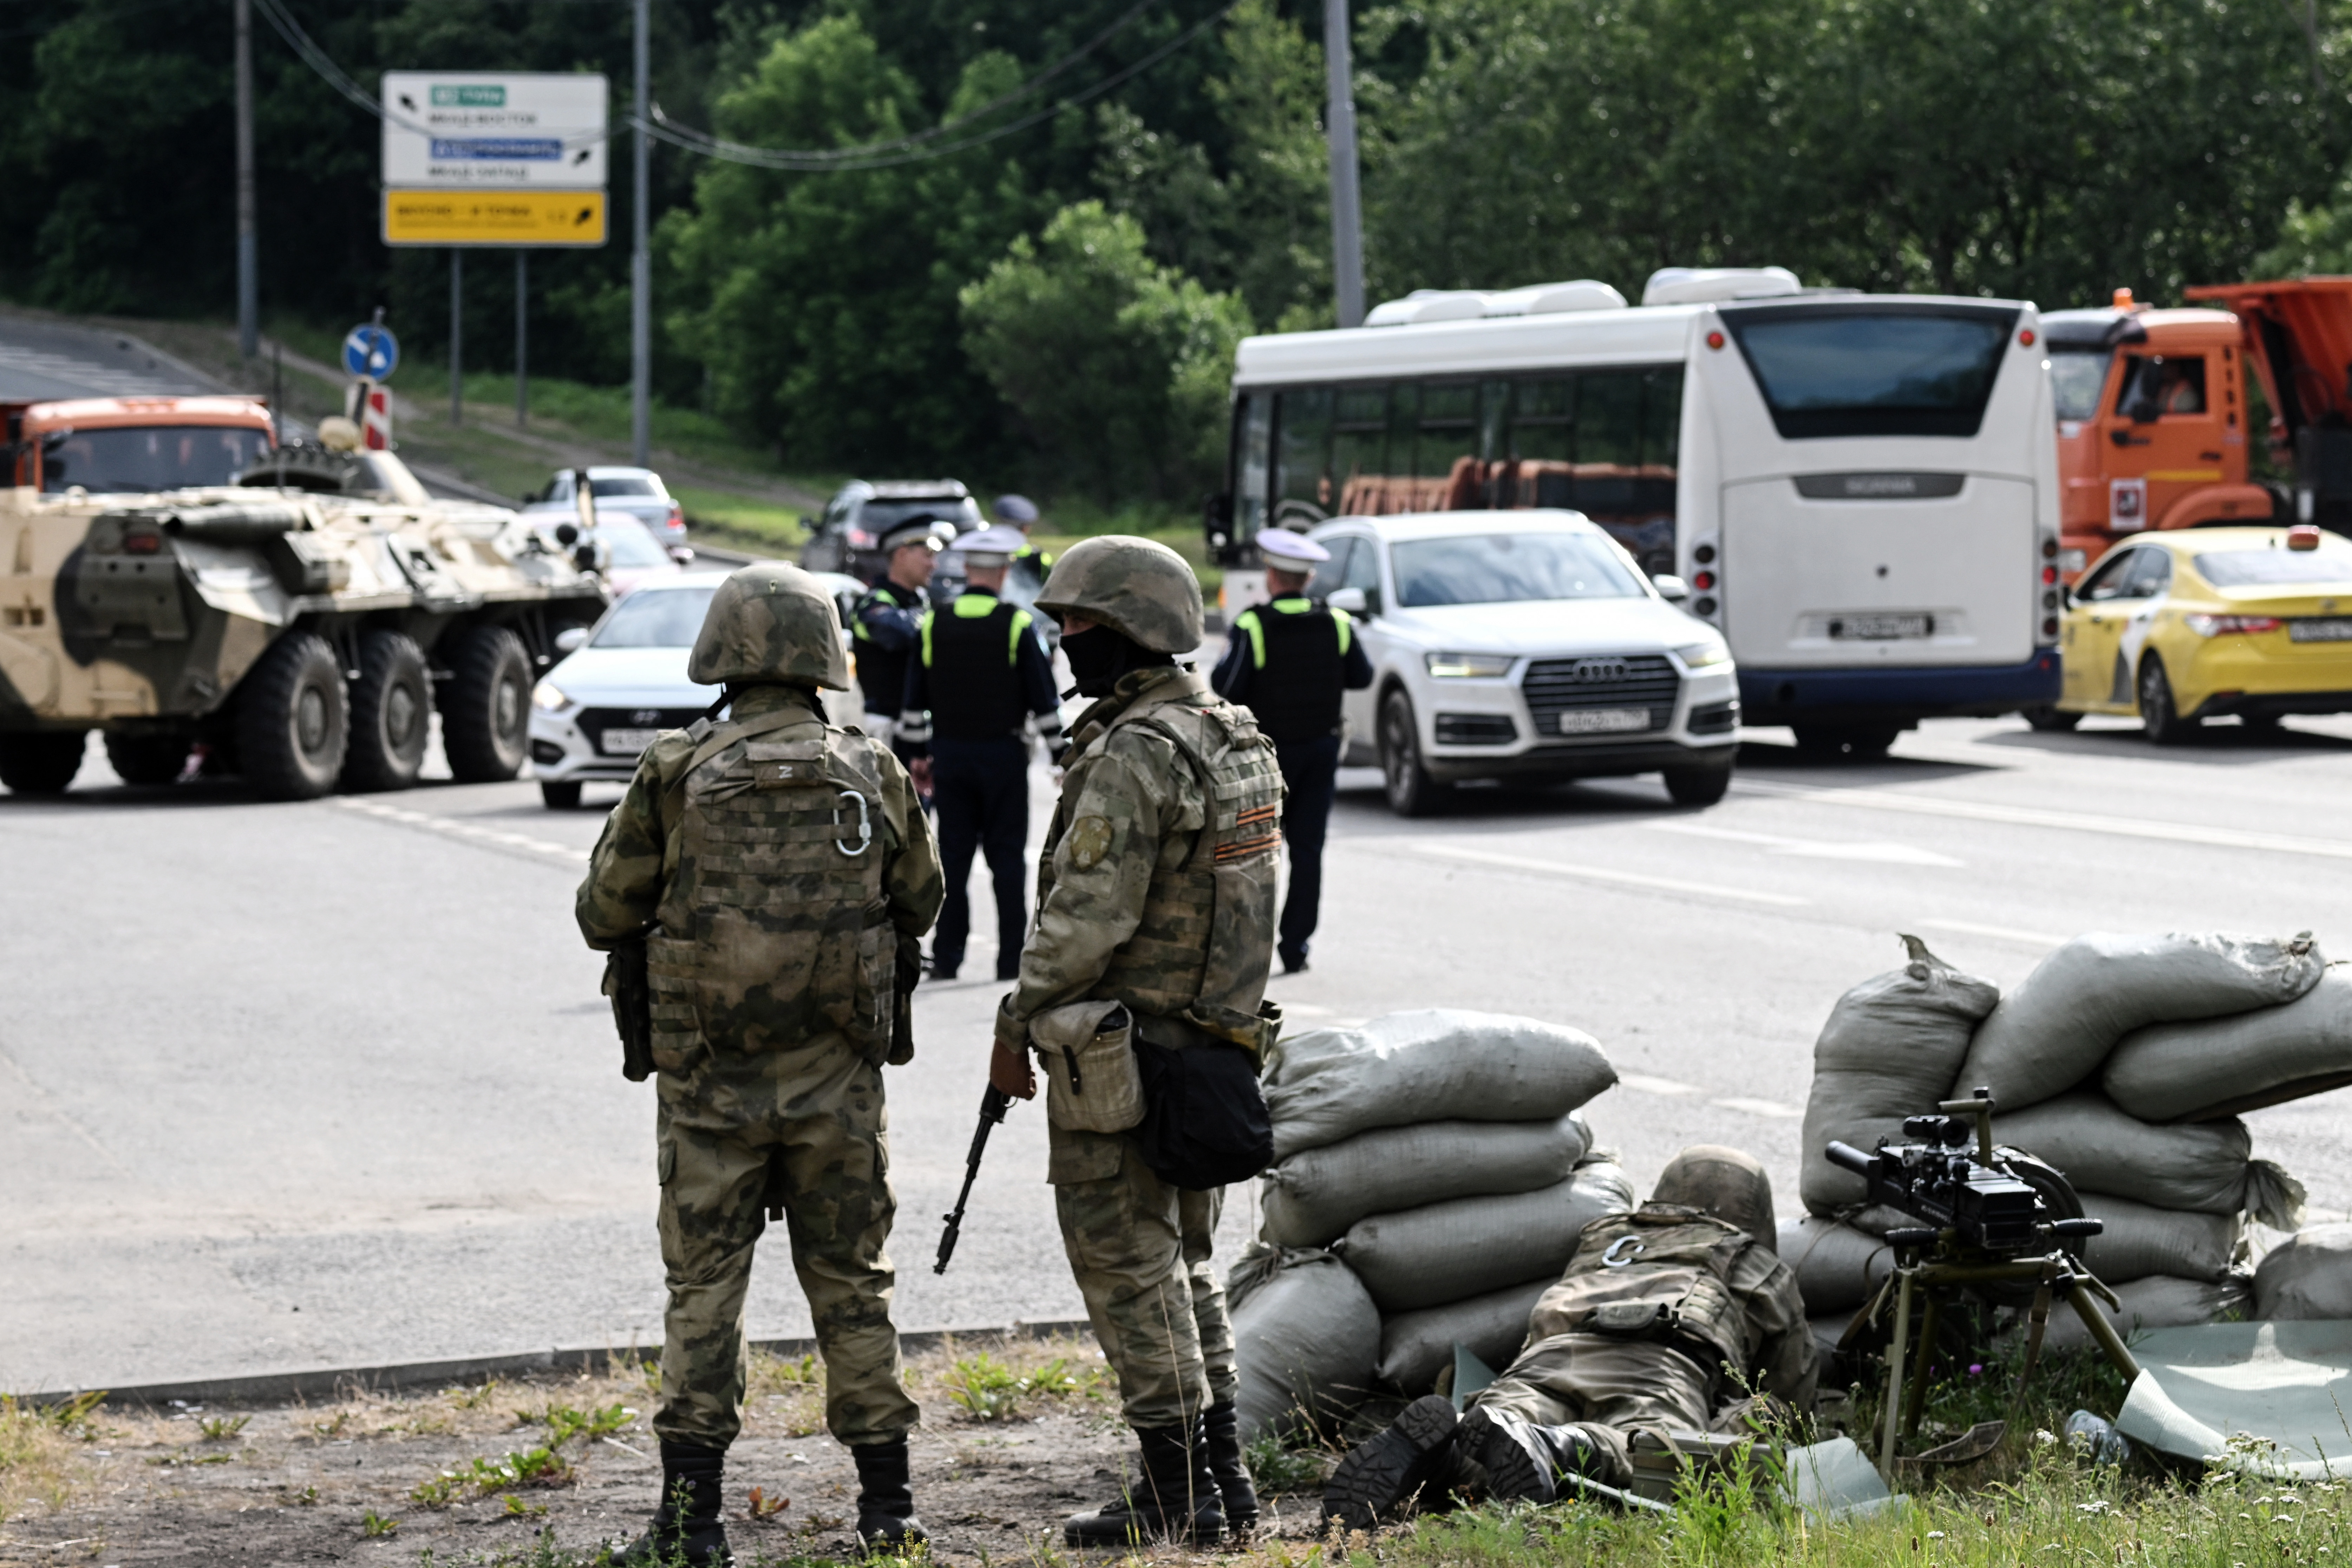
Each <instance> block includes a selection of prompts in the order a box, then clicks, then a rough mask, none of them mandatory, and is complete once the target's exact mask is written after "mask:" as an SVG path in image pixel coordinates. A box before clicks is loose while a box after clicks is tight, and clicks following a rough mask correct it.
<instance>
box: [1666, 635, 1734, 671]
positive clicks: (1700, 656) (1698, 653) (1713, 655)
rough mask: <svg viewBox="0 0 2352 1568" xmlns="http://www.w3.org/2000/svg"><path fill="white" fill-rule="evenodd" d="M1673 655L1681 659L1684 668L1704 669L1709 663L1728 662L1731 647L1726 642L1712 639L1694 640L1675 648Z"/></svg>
mask: <svg viewBox="0 0 2352 1568" xmlns="http://www.w3.org/2000/svg"><path fill="white" fill-rule="evenodd" d="M1675 658H1679V659H1681V660H1682V661H1683V668H1685V669H1705V668H1706V667H1707V666H1708V665H1711V664H1729V663H1730V662H1731V648H1730V647H1729V645H1727V644H1725V643H1721V642H1717V641H1712V640H1710V641H1707V642H1695V643H1692V644H1690V645H1688V646H1687V647H1678V648H1676V649H1675Z"/></svg>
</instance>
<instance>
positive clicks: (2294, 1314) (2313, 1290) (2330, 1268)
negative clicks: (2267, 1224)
mask: <svg viewBox="0 0 2352 1568" xmlns="http://www.w3.org/2000/svg"><path fill="white" fill-rule="evenodd" d="M2252 1315H2253V1316H2254V1317H2256V1318H2289V1319H2312V1320H2338V1319H2345V1318H2352V1225H2345V1224H2342V1223H2338V1224H2335V1225H2315V1226H2305V1227H2304V1228H2303V1229H2302V1230H2299V1231H2297V1232H2295V1233H2294V1235H2293V1236H2291V1237H2287V1239H2286V1240H2285V1241H2284V1242H2281V1243H2280V1244H2279V1245H2278V1246H2276V1247H2273V1248H2271V1250H2270V1252H2269V1253H2268V1254H2267V1255H2266V1256H2264V1258H2263V1260H2262V1263H2261V1265H2260V1266H2259V1267H2257V1268H2255V1269H2254V1305H2253V1314H2252Z"/></svg>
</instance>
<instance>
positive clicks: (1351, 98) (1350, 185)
mask: <svg viewBox="0 0 2352 1568" xmlns="http://www.w3.org/2000/svg"><path fill="white" fill-rule="evenodd" d="M638 3H639V4H640V5H642V4H644V0H638ZM1323 70H1324V75H1325V77H1326V79H1327V80H1328V86H1329V89H1330V103H1329V106H1328V109H1327V110H1325V112H1324V116H1323V121H1324V128H1325V133H1326V134H1327V135H1328V136H1329V138H1330V141H1331V292H1332V296H1333V300H1334V303H1336V304H1337V305H1338V307H1339V324H1340V325H1341V326H1343V327H1360V326H1362V325H1363V324H1364V209H1363V201H1362V198H1361V196H1360V195H1359V194H1358V191H1357V188H1356V86H1355V70H1354V68H1353V67H1352V66H1351V65H1350V64H1349V59H1348V0H1323Z"/></svg>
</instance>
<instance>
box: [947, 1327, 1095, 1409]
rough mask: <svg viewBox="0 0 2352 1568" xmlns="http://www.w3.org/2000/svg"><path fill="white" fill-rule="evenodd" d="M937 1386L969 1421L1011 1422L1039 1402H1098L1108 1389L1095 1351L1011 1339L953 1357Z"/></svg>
mask: <svg viewBox="0 0 2352 1568" xmlns="http://www.w3.org/2000/svg"><path fill="white" fill-rule="evenodd" d="M950 1353H952V1347H950ZM940 1388H941V1390H942V1391H943V1392H944V1393H945V1394H947V1397H948V1399H949V1400H950V1402H951V1403H952V1404H954V1405H956V1407H957V1408H958V1409H960V1410H961V1411H963V1413H964V1414H965V1415H969V1416H971V1418H972V1419H973V1420H975V1421H1006V1420H1011V1419H1013V1418H1014V1417H1015V1416H1018V1415H1024V1414H1027V1413H1030V1412H1032V1411H1033V1410H1034V1406H1035V1405H1036V1404H1037V1403H1039V1402H1041V1401H1047V1400H1051V1401H1055V1402H1068V1401H1071V1400H1080V1401H1094V1402H1099V1401H1102V1400H1105V1399H1108V1397H1110V1395H1111V1394H1112V1393H1113V1392H1114V1386H1113V1384H1112V1383H1111V1381H1110V1371H1109V1368H1108V1366H1106V1365H1105V1364H1104V1363H1103V1361H1102V1359H1101V1357H1100V1355H1099V1354H1096V1353H1089V1352H1088V1351H1087V1350H1086V1349H1082V1348H1080V1347H1079V1346H1077V1345H1076V1344H1075V1343H1072V1342H1045V1343H1040V1344H1035V1345H1024V1344H1020V1343H1015V1344H1013V1345H1008V1346H1006V1347H1004V1349H1003V1352H1002V1353H998V1352H990V1351H982V1352H978V1353H976V1354H973V1355H964V1356H956V1357H955V1359H954V1361H953V1362H952V1363H950V1365H949V1367H948V1369H947V1371H946V1372H944V1373H941V1374H940Z"/></svg>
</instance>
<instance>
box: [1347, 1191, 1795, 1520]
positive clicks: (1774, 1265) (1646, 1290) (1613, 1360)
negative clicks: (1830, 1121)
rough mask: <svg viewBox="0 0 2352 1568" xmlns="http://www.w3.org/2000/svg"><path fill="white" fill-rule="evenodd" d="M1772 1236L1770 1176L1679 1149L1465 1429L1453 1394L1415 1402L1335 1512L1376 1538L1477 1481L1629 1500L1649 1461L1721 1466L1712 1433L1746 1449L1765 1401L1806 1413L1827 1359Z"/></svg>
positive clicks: (1569, 1276) (1355, 1476)
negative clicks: (1419, 1500)
mask: <svg viewBox="0 0 2352 1568" xmlns="http://www.w3.org/2000/svg"><path fill="white" fill-rule="evenodd" d="M1777 1229H1778V1227H1777V1226H1776V1225H1775V1224H1774V1221H1773V1216H1772V1184H1771V1182H1770V1180H1769V1178H1768V1177H1767V1176H1766V1175H1765V1174H1764V1168H1763V1167H1762V1166H1761V1165H1759V1164H1758V1163H1756V1162H1755V1161H1754V1160H1753V1159H1751V1158H1749V1157H1748V1155H1746V1154H1743V1153H1741V1152H1739V1151H1738V1150H1736V1149H1725V1148H1718V1147H1715V1146H1711V1145H1701V1146H1699V1147H1696V1148H1691V1149H1685V1150H1684V1151H1683V1152H1681V1153H1680V1154H1678V1155H1676V1156H1675V1159H1674V1160H1673V1162H1672V1163H1669V1164H1668V1165H1667V1166H1666V1169H1665V1171H1664V1173H1663V1174H1662V1175H1660V1176H1659V1178H1658V1184H1657V1186H1656V1187H1655V1188H1654V1190H1653V1191H1652V1193H1651V1194H1650V1201H1649V1202H1648V1203H1646V1204H1644V1205H1642V1206H1641V1207H1640V1208H1639V1209H1637V1210H1635V1211H1634V1212H1633V1213H1632V1214H1630V1215H1628V1214H1618V1215H1603V1216H1602V1217H1601V1218H1600V1219H1597V1220H1594V1221H1593V1222H1592V1223H1591V1224H1590V1225H1588V1226H1585V1227H1584V1234H1583V1235H1582V1236H1581V1237H1579V1238H1578V1241H1577V1247H1576V1256H1575V1257H1574V1258H1571V1259H1570V1261H1569V1265H1568V1269H1567V1272H1566V1273H1564V1274H1562V1275H1561V1276H1560V1279H1559V1283H1558V1284H1556V1285H1554V1286H1552V1288H1551V1289H1549V1290H1547V1291H1545V1292H1544V1294H1543V1296H1542V1297H1541V1299H1539V1300H1538V1301H1537V1302H1536V1307H1535V1311H1534V1313H1533V1315H1532V1316H1531V1318H1530V1320H1529V1321H1528V1337H1527V1342H1526V1343H1525V1345H1524V1346H1523V1347H1522V1348H1521V1349H1520V1351H1519V1353H1518V1355H1517V1358H1516V1359H1515V1360H1513V1361H1512V1363H1511V1364H1510V1365H1509V1366H1508V1367H1507V1368H1506V1369H1505V1370H1504V1372H1503V1374H1502V1375H1501V1376H1500V1377H1498V1378H1496V1380H1495V1381H1494V1382H1493V1383H1492V1384H1488V1385H1487V1386H1486V1388H1484V1389H1482V1390H1480V1391H1479V1392H1478V1393H1477V1394H1474V1395H1473V1396H1472V1397H1471V1400H1470V1408H1469V1410H1468V1412H1467V1414H1465V1415H1464V1416H1463V1417H1462V1418H1461V1420H1460V1422H1459V1423H1458V1425H1457V1423H1456V1422H1455V1419H1454V1406H1453V1405H1452V1404H1451V1403H1450V1402H1449V1401H1448V1400H1446V1399H1445V1398H1444V1396H1442V1395H1439V1394H1429V1395H1427V1396H1425V1397H1423V1398H1422V1399H1419V1400H1417V1401H1415V1402H1414V1403H1413V1404H1412V1405H1410V1406H1408V1407H1407V1408H1406V1410H1405V1412H1404V1414H1403V1415H1400V1416H1398V1417H1397V1419H1396V1420H1395V1422H1393V1423H1392V1424H1391V1426H1390V1427H1389V1429H1388V1430H1387V1431H1385V1432H1383V1433H1381V1435H1380V1436H1377V1437H1374V1438H1372V1439H1371V1440H1370V1441H1369V1442H1367V1443H1364V1444H1362V1445H1360V1447H1357V1448H1356V1449H1355V1451H1354V1452H1352V1453H1350V1454H1349V1456H1348V1457H1347V1458H1345V1459H1344V1460H1342V1461H1341V1462H1340V1464H1339V1468H1338V1469H1337V1470H1335V1471H1333V1472H1332V1476H1331V1480H1330V1483H1329V1485H1328V1486H1327V1487H1326V1489H1324V1493H1323V1512H1324V1517H1325V1518H1327V1519H1336V1520H1339V1521H1343V1522H1344V1523H1346V1524H1347V1525H1348V1526H1349V1528H1350V1529H1357V1530H1368V1529H1370V1528H1371V1526H1372V1524H1373V1523H1374V1522H1375V1521H1376V1520H1377V1518H1378V1516H1379V1515H1380V1514H1381V1512H1383V1511H1385V1510H1388V1509H1390V1508H1392V1507H1394V1506H1395V1505H1396V1504H1398V1503H1400V1502H1402V1501H1403V1500H1406V1499H1407V1498H1410V1497H1411V1496H1412V1495H1413V1493H1414V1492H1416V1491H1418V1490H1420V1489H1422V1488H1423V1487H1424V1486H1428V1485H1431V1484H1433V1483H1438V1484H1443V1483H1444V1482H1447V1481H1454V1482H1459V1481H1461V1480H1462V1479H1465V1473H1466V1474H1467V1475H1469V1476H1473V1477H1480V1476H1482V1477H1483V1479H1484V1482H1485V1485H1486V1489H1487V1490H1488V1491H1490V1492H1491V1493H1492V1494H1493V1495H1494V1496H1496V1497H1497V1498H1501V1499H1504V1500H1513V1501H1528V1502H1538V1503H1547V1502H1550V1501H1552V1500H1553V1499H1554V1498H1555V1496H1557V1495H1559V1492H1560V1491H1562V1490H1564V1489H1565V1487H1564V1486H1563V1484H1562V1482H1563V1478H1565V1477H1567V1476H1571V1475H1573V1476H1582V1477H1585V1478H1588V1479H1592V1480H1596V1481H1600V1482H1601V1483H1602V1484H1603V1485H1606V1486H1612V1487H1616V1488H1619V1489H1622V1488H1624V1487H1626V1486H1628V1485H1629V1484H1631V1483H1632V1482H1633V1480H1634V1479H1635V1467H1634V1458H1635V1456H1636V1455H1637V1454H1649V1455H1655V1456H1663V1457H1664V1462H1666V1463H1668V1464H1671V1463H1672V1462H1673V1461H1672V1457H1673V1456H1675V1455H1676V1454H1677V1453H1683V1452H1692V1453H1696V1452H1700V1451H1704V1452H1706V1454H1709V1455H1712V1454H1714V1453H1715V1452H1716V1451H1717V1449H1718V1448H1720V1447H1727V1445H1725V1444H1722V1443H1720V1442H1715V1443H1710V1442H1708V1441H1707V1436H1708V1435H1709V1434H1716V1435H1724V1434H1728V1435H1731V1436H1735V1437H1737V1436H1745V1435H1746V1434H1748V1432H1750V1431H1751V1430H1752V1429H1753V1428H1754V1427H1755V1426H1758V1425H1759V1424H1760V1423H1761V1421H1762V1420H1763V1418H1764V1416H1765V1415H1766V1414H1767V1411H1766V1410H1763V1409H1759V1406H1769V1405H1772V1404H1773V1403H1776V1402H1777V1403H1779V1404H1780V1405H1785V1406H1793V1407H1795V1408H1796V1409H1798V1410H1808V1409H1811V1406H1812V1403H1813V1393H1814V1384H1815V1381H1816V1378H1817V1376H1818V1366H1817V1361H1816V1357H1817V1353H1818V1352H1816V1349H1815V1347H1814V1344H1813V1337H1812V1333H1811V1330H1809V1329H1808V1328H1807V1327H1806V1324H1805V1308H1804V1302H1803V1301H1802V1300H1801V1299H1800V1298H1799V1296H1798V1294H1797V1281H1796V1277H1795V1276H1794V1275H1793V1274H1792V1273H1790V1269H1789V1266H1788V1265H1787V1264H1785V1263H1783V1262H1781V1261H1780V1258H1779V1256H1778V1253H1777V1249H1776V1243H1777V1240H1778V1234H1777ZM1465 1461H1466V1462H1467V1463H1466V1464H1465ZM1471 1465H1475V1466H1476V1467H1477V1469H1476V1470H1475V1471H1472V1470H1470V1469H1469V1468H1468V1467H1469V1466H1471Z"/></svg>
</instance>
